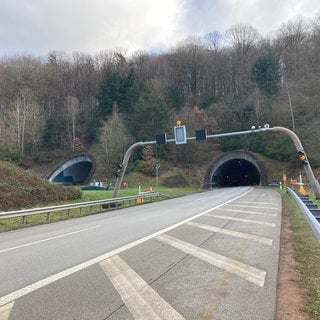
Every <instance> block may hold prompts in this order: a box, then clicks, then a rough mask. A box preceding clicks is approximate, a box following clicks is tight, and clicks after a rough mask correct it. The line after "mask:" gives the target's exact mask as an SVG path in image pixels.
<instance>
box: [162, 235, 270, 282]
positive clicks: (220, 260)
mask: <svg viewBox="0 0 320 320" xmlns="http://www.w3.org/2000/svg"><path fill="white" fill-rule="evenodd" d="M156 239H157V240H159V241H161V242H164V243H166V244H169V245H170V246H172V247H174V248H176V249H178V250H181V251H183V252H185V253H187V254H190V255H192V256H194V257H196V258H198V259H201V260H203V261H205V262H207V263H210V264H211V265H213V266H215V267H218V268H220V269H222V270H225V271H227V272H229V273H232V274H235V275H237V276H239V277H242V278H244V279H246V280H248V281H250V282H252V283H254V284H256V285H258V286H260V287H263V286H264V280H265V276H266V272H265V271H262V270H259V269H256V268H254V267H251V266H248V265H246V264H244V263H241V262H239V261H236V260H233V259H230V258H227V257H224V256H222V255H220V254H217V253H214V252H211V251H209V250H205V249H202V248H199V247H197V246H194V245H192V244H190V243H187V242H184V241H181V240H178V239H175V238H172V237H170V236H168V235H161V236H158V237H156Z"/></svg>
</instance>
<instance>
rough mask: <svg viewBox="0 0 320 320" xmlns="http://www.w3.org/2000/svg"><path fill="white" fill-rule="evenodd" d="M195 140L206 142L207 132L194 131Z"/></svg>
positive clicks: (202, 130)
mask: <svg viewBox="0 0 320 320" xmlns="http://www.w3.org/2000/svg"><path fill="white" fill-rule="evenodd" d="M196 140H207V130H206V129H201V130H196Z"/></svg>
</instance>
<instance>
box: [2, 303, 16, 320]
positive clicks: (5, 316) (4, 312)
mask: <svg viewBox="0 0 320 320" xmlns="http://www.w3.org/2000/svg"><path fill="white" fill-rule="evenodd" d="M13 305H14V302H11V303H8V304H6V305H4V306H2V307H0V320H8V319H9V317H10V313H11V310H12V308H13Z"/></svg>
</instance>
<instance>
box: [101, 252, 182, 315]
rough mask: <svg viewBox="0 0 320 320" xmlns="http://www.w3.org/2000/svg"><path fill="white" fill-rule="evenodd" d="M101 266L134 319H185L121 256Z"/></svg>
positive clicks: (106, 261)
mask: <svg viewBox="0 0 320 320" xmlns="http://www.w3.org/2000/svg"><path fill="white" fill-rule="evenodd" d="M100 265H101V267H102V269H103V271H104V272H105V274H106V275H107V277H108V278H109V279H110V281H111V282H112V284H113V286H114V287H115V289H116V290H117V291H118V293H119V295H120V297H121V299H122V301H123V302H124V303H125V305H126V307H127V308H128V310H129V311H130V313H131V314H132V316H133V317H134V319H141V320H142V319H152V320H153V319H154V320H158V319H159V320H167V319H173V320H183V319H184V318H183V317H182V316H181V315H180V314H179V313H178V312H177V311H176V310H175V309H174V308H172V307H171V306H170V304H168V303H167V302H166V301H165V300H164V299H162V298H161V297H160V296H159V294H158V293H157V292H156V291H155V290H153V289H152V288H151V287H150V286H149V285H148V284H147V283H146V282H145V281H144V280H143V279H142V278H141V277H140V276H139V275H138V274H137V273H136V272H135V271H133V270H132V269H131V268H130V267H129V266H128V265H127V264H126V263H125V262H124V261H123V260H122V259H121V258H120V257H119V256H117V255H116V256H113V257H111V258H109V259H106V260H104V261H102V262H100Z"/></svg>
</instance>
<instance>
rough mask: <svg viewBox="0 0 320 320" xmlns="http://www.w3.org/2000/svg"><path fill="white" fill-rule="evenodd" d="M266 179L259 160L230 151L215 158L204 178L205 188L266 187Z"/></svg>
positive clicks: (249, 154) (242, 152)
mask: <svg viewBox="0 0 320 320" xmlns="http://www.w3.org/2000/svg"><path fill="white" fill-rule="evenodd" d="M267 184H268V178H267V174H266V169H265V167H264V165H263V163H262V161H261V160H259V159H258V158H257V157H256V156H255V155H253V154H251V153H249V152H244V151H231V152H227V153H225V154H224V155H222V156H220V157H219V158H217V159H216V160H215V161H214V162H213V163H212V164H211V166H210V167H209V169H208V171H207V173H206V177H205V186H204V187H205V188H211V187H232V186H248V185H252V186H253V185H258V186H266V185H267Z"/></svg>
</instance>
